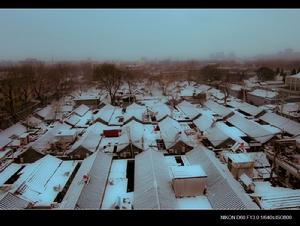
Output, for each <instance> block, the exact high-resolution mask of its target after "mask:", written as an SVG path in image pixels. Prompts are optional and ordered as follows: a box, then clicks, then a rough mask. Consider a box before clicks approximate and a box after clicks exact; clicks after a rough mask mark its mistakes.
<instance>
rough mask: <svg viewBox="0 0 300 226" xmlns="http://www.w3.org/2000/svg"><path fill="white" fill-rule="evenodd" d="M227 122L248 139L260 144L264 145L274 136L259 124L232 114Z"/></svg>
mask: <svg viewBox="0 0 300 226" xmlns="http://www.w3.org/2000/svg"><path fill="white" fill-rule="evenodd" d="M227 121H228V122H230V123H231V124H232V125H234V126H235V127H237V128H238V129H240V130H241V131H243V132H244V133H245V134H247V135H248V136H249V137H251V138H253V139H254V140H256V141H259V142H261V143H266V142H267V141H269V140H270V139H271V138H272V137H274V136H275V134H274V133H271V132H270V131H268V130H266V129H265V128H264V127H262V126H261V125H260V124H258V123H256V122H254V121H251V120H248V119H246V118H244V117H243V116H241V115H239V114H234V115H233V116H231V117H230V118H228V119H227Z"/></svg>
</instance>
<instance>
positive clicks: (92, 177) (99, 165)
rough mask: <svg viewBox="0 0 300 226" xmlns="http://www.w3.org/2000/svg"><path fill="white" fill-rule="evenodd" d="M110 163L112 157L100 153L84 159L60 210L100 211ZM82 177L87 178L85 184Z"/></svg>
mask: <svg viewBox="0 0 300 226" xmlns="http://www.w3.org/2000/svg"><path fill="white" fill-rule="evenodd" d="M111 162H112V156H111V155H107V154H105V153H103V152H100V151H97V152H96V153H94V154H93V155H91V156H89V157H88V158H86V159H85V160H84V161H83V162H82V164H81V166H80V168H79V170H78V172H77V174H76V176H75V177H74V179H73V181H72V183H71V185H70V188H69V190H68V191H67V193H66V195H65V197H64V199H63V201H62V203H61V205H60V208H61V209H75V208H76V209H100V207H101V204H102V200H103V195H104V191H105V188H106V184H107V179H108V175H109V171H110V167H111ZM84 175H88V176H89V182H88V183H87V184H85V183H84V182H83V176H84Z"/></svg>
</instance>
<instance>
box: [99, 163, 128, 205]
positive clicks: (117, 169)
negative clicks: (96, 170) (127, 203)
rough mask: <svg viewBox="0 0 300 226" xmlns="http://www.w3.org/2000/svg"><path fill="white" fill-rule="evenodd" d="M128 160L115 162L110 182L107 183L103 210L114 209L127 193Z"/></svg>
mask: <svg viewBox="0 0 300 226" xmlns="http://www.w3.org/2000/svg"><path fill="white" fill-rule="evenodd" d="M126 169H127V160H123V159H122V160H114V161H113V162H112V165H111V170H110V174H109V179H108V180H109V181H110V182H111V183H107V186H106V189H105V194H104V197H103V202H102V205H101V209H114V207H115V205H116V203H117V202H118V198H120V197H123V196H125V195H126V193H127V178H126Z"/></svg>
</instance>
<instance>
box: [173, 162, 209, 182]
mask: <svg viewBox="0 0 300 226" xmlns="http://www.w3.org/2000/svg"><path fill="white" fill-rule="evenodd" d="M170 168H171V173H172V178H173V179H180V178H193V177H207V175H206V173H205V172H204V170H203V169H202V167H201V166H200V165H190V166H171V167H170Z"/></svg>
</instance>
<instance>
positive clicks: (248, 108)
mask: <svg viewBox="0 0 300 226" xmlns="http://www.w3.org/2000/svg"><path fill="white" fill-rule="evenodd" d="M227 104H228V105H229V106H232V107H235V108H237V109H239V110H241V111H244V112H246V113H248V114H250V115H253V116H256V115H258V114H259V113H261V112H262V111H263V109H262V108H258V107H256V106H254V105H251V104H248V103H246V102H241V101H237V100H231V101H228V103H227Z"/></svg>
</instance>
